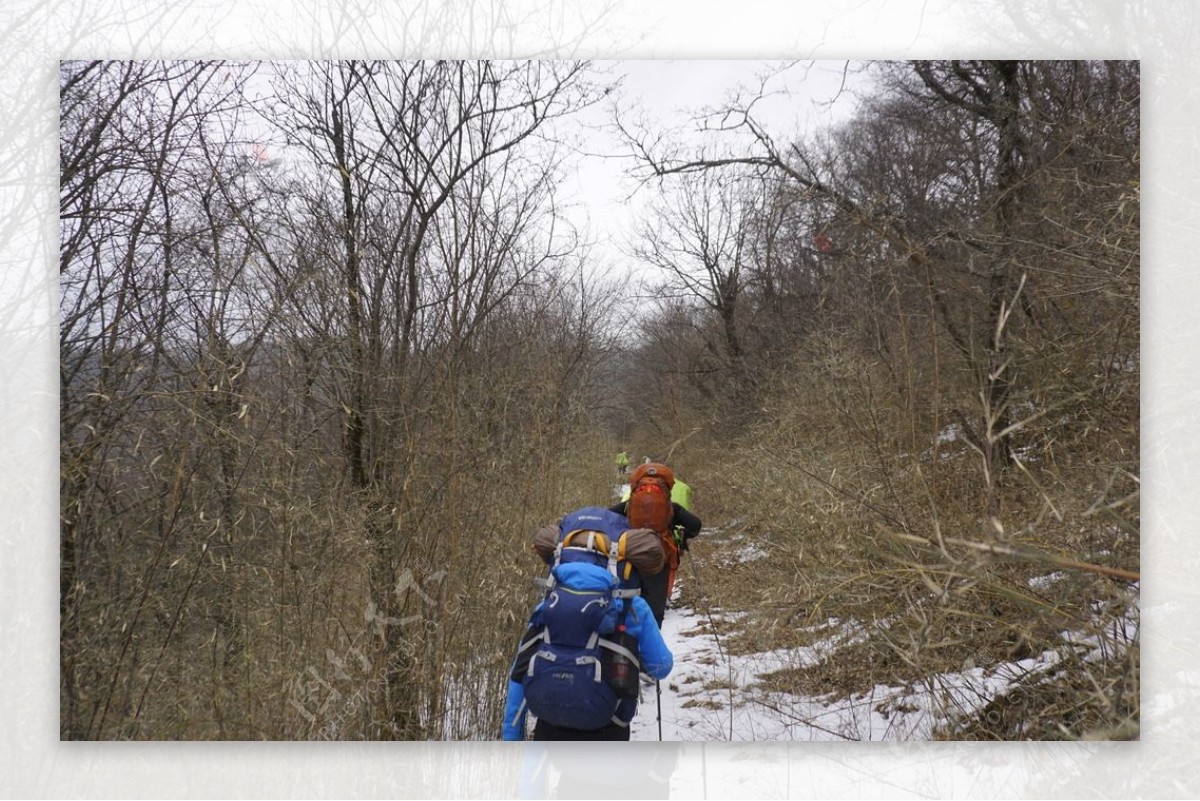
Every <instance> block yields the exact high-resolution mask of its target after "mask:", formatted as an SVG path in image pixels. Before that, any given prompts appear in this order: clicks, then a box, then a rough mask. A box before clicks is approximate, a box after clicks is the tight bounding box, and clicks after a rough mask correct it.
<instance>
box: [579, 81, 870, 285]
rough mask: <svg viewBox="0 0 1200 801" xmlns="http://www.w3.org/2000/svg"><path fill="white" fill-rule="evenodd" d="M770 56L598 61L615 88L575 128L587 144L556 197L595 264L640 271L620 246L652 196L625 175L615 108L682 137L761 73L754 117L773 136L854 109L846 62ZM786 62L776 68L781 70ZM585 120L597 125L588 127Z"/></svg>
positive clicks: (752, 86)
mask: <svg viewBox="0 0 1200 801" xmlns="http://www.w3.org/2000/svg"><path fill="white" fill-rule="evenodd" d="M788 65H789V62H779V61H775V62H768V61H749V60H738V61H734V60H692V61H679V60H669V61H668V60H663V61H632V60H631V61H601V62H597V64H596V66H597V68H598V69H600V70H603V71H604V72H605V73H607V74H609V75H611V76H612V77H613V78H620V79H621V87H620V89H619V90H618V91H617V92H614V93H613V95H612V96H611V97H610V98H608V100H607V102H604V103H601V104H599V105H597V106H595V107H593V108H591V109H589V110H588V111H587V112H586V114H585V115H584V117H583V118H582V124H581V128H583V130H581V131H580V132H579V135H580V136H581V137H583V138H584V146H585V147H586V148H587V150H588V151H589V155H586V156H584V157H582V158H580V159H579V161H578V170H577V171H575V172H574V173H572V174H570V175H569V176H568V179H567V181H566V183H565V185H564V186H563V188H562V199H563V200H564V201H565V202H567V203H570V204H572V209H571V218H572V219H573V220H574V221H576V223H577V224H579V225H587V226H588V228H589V229H590V234H591V237H590V238H591V239H593V240H594V241H595V243H596V245H595V248H594V251H593V257H592V259H591V263H592V265H593V268H594V269H599V270H603V269H605V268H612V269H613V270H614V271H615V272H616V273H617V274H618V275H625V274H631V273H638V272H639V271H640V270H641V268H642V265H639V264H638V263H637V262H636V261H635V260H633V259H631V258H630V257H628V256H627V255H626V254H625V253H624V252H623V248H622V243H624V242H625V241H627V239H628V237H629V235H630V233H631V231H632V228H633V225H634V224H635V222H636V220H637V218H638V216H639V214H641V213H642V209H643V208H644V206H645V203H646V201H648V200H649V199H650V197H651V192H650V190H648V189H645V188H643V189H642V190H641V191H637V192H636V193H635V192H634V190H635V189H637V185H636V183H635V182H633V181H632V180H630V179H629V178H628V177H627V176H626V174H625V173H626V170H627V169H628V168H629V167H630V166H631V164H630V161H629V159H628V158H626V157H624V156H628V153H629V150H628V148H627V147H625V146H623V145H622V143H621V142H620V140H619V138H618V137H617V135H616V132H615V131H613V130H612V128H611V120H612V115H613V109H614V107H616V108H619V109H621V110H622V112H623V114H622V119H623V121H625V122H626V123H629V122H631V121H632V120H633V119H637V118H640V119H642V120H643V121H644V122H645V124H647V125H648V126H650V127H651V128H652V129H653V130H654V131H656V132H659V131H661V132H664V133H665V132H670V135H671V136H681V137H682V136H686V135H687V134H688V133H689V132H692V131H694V130H695V128H696V125H695V123H694V122H693V121H692V120H693V118H694V117H695V116H696V114H697V113H699V112H701V111H703V110H704V109H706V108H714V107H718V106H720V105H721V104H722V103H723V102H724V101H725V100H726V99H728V98H729V97H731V96H732V95H734V94H735V93H736V92H738V91H739V90H748V91H751V92H757V91H758V88H759V86H760V84H761V76H763V75H766V74H771V78H770V79H769V80H768V82H767V84H766V87H767V91H768V93H769V96H768V97H766V98H764V100H763V101H761V102H759V103H756V105H755V116H756V118H757V119H759V121H761V122H763V123H764V124H765V125H766V126H767V127H768V129H769V131H770V133H771V134H772V136H773V137H774V138H776V139H777V140H782V141H786V140H788V139H791V138H793V137H796V136H799V135H803V134H806V133H816V132H818V131H821V130H825V129H827V128H828V127H829V126H830V125H832V124H834V123H835V122H837V121H840V120H844V119H845V118H847V117H848V116H849V114H850V112H851V111H852V110H853V108H854V104H855V98H854V96H853V94H852V91H851V90H852V89H853V87H854V86H856V85H859V84H856V83H855V81H854V79H853V77H852V76H850V77H848V76H846V74H845V68H846V62H844V61H825V62H812V61H806V62H796V63H790V66H788ZM783 67H787V68H786V69H783V70H782V72H780V69H781V68H783ZM591 126H602V127H601V128H599V129H597V130H592V129H591Z"/></svg>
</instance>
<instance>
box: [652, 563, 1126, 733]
mask: <svg viewBox="0 0 1200 801" xmlns="http://www.w3.org/2000/svg"><path fill="white" fill-rule="evenodd" d="M679 581H680V583H681V584H682V583H683V582H684V581H686V579H685V578H684V577H683V576H681V577H680V579H679ZM677 598H678V588H677V590H676V596H675V598H673V599H672V602H673V604H674V603H675V602H676V599H677ZM739 617H741V616H740V615H722V614H719V613H714V615H713V622H714V623H715V624H716V626H717V629H718V634H717V636H714V634H713V631H712V626H711V625H710V624H709V618H708V615H706V614H705V613H704V612H703V611H698V610H696V609H693V608H690V607H686V606H677V605H675V606H672V607H670V608H668V610H667V614H666V617H665V619H664V621H663V629H662V630H663V637H664V639H665V640H666V642H667V646H668V647H669V648H670V649H671V652H672V653H673V654H674V656H675V667H674V669H673V670H672V672H671V674H670V675H669V676H668V677H667V678H666V679H664V680H663V681H662V682H660V689H661V692H662V699H661V700H662V722H661V726H662V737H661V739H662V740H663V741H667V742H674V741H722V740H725V741H740V742H747V741H762V740H793V741H818V740H826V741H845V740H877V741H878V740H887V741H902V740H926V739H929V738H930V736H931V735H932V732H933V729H934V727H935V725H937V724H939V723H944V722H945V721H946V720H947V719H948V718H954V717H957V716H958V715H960V714H963V713H965V712H967V711H970V710H971V709H974V708H977V707H978V706H979V705H980V704H981V703H983V702H984V701H985V700H986V699H989V698H994V697H996V696H998V695H1004V694H1006V693H1007V692H1008V691H1009V690H1010V689H1011V687H1012V686H1013V683H1014V682H1015V681H1017V680H1018V679H1019V678H1020V677H1022V676H1028V675H1037V674H1039V673H1042V672H1043V671H1046V670H1047V669H1048V668H1050V667H1051V666H1053V665H1054V664H1055V663H1056V662H1057V661H1058V660H1059V659H1060V658H1061V655H1060V654H1059V653H1058V652H1057V651H1047V652H1045V653H1043V654H1040V655H1038V656H1037V657H1031V658H1029V659H1024V660H1021V661H1018V662H1010V663H1001V664H998V665H993V666H991V667H990V668H986V669H985V668H982V667H971V668H970V669H967V670H964V671H962V672H956V673H943V674H938V675H935V676H931V677H930V680H929V681H928V682H927V683H925V684H923V685H917V686H907V687H905V686H887V685H876V686H875V687H873V688H872V689H871V690H869V691H867V692H863V693H858V694H855V695H853V696H851V697H849V698H845V697H843V698H837V699H834V698H832V697H830V698H819V697H805V696H797V695H791V694H787V693H779V692H770V691H768V690H766V689H764V687H763V686H762V685H761V683H760V677H761V676H763V675H764V674H767V673H770V672H771V671H775V670H780V669H782V668H787V667H799V666H807V665H813V664H816V663H818V662H820V661H821V660H824V659H830V658H837V655H836V652H837V651H838V649H839V648H842V647H843V646H846V645H848V644H850V643H853V642H855V641H857V640H859V639H860V638H862V637H863V636H865V630H864V629H863V628H862V626H861V625H860V624H855V623H840V622H838V621H833V620H831V621H828V622H827V623H826V624H825V625H824V626H822V627H820V631H819V633H820V634H821V635H822V636H821V638H820V639H818V640H817V641H816V642H814V643H813V644H812V645H810V646H806V647H803V648H791V649H782V650H777V651H764V652H760V653H753V654H729V653H728V652H727V651H723V650H722V648H721V647H720V645H719V642H718V637H719V636H720V633H722V632H723V633H726V634H727V633H729V632H731V631H734V630H736V628H737V627H738V626H739V625H742V623H741V621H740V620H739V619H738V618H739ZM1133 626H1134V627H1135V628H1136V623H1134V624H1133ZM1129 636H1130V637H1132V634H1130V635H1129ZM731 688H732V689H731ZM658 710H659V706H658V703H657V699H656V697H655V687H654V685H653V684H650V685H645V684H643V686H642V696H641V703H640V705H639V709H638V715H637V717H636V718H635V719H634V721H633V723H632V728H631V739H632V740H635V741H657V740H658V739H659V721H658Z"/></svg>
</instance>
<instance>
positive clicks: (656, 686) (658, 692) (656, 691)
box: [654, 679, 662, 743]
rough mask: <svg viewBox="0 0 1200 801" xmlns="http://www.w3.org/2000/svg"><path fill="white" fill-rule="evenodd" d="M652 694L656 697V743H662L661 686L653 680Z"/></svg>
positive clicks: (656, 680)
mask: <svg viewBox="0 0 1200 801" xmlns="http://www.w3.org/2000/svg"><path fill="white" fill-rule="evenodd" d="M654 694H655V695H656V696H658V741H659V742H660V743H661V742H662V685H661V684H659V683H658V679H655V680H654Z"/></svg>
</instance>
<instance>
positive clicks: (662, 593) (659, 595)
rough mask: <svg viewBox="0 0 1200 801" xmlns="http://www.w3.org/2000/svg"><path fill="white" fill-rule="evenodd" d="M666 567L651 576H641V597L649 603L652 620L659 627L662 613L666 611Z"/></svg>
mask: <svg viewBox="0 0 1200 801" xmlns="http://www.w3.org/2000/svg"><path fill="white" fill-rule="evenodd" d="M667 578H668V576H667V568H665V567H664V568H663V569H662V570H660V571H659V572H657V573H655V574H654V575H652V576H642V597H643V598H644V599H646V603H648V604H650V611H651V612H653V613H654V620H655V621H656V622H657V623H658V627H659V628H660V629H661V628H662V624H663V615H665V614H666V613H667Z"/></svg>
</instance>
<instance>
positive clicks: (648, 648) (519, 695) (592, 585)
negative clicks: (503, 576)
mask: <svg viewBox="0 0 1200 801" xmlns="http://www.w3.org/2000/svg"><path fill="white" fill-rule="evenodd" d="M555 571H556V576H557V577H558V580H559V581H561V582H563V583H565V584H569V585H570V586H572V587H574V588H576V589H585V590H604V589H608V588H609V587H611V586H612V582H613V578H612V576H611V575H609V573H608V571H607V570H605V569H604V568H602V567H599V566H597V565H592V564H588V563H586V562H567V563H563V564H560V565H559V566H558V567H557V568H555ZM627 602H632V605H631V606H630V613H629V615H628V616H627V617H626V619H625V626H626V631H627V632H628V633H629V634H631V635H633V637H634V638H635V639H636V640H637V643H638V653H639V654H640V655H641V658H642V670H643V671H645V672H646V673H649V674H650V675H651V676H652V677H654V678H655V679H665V678H666V677H667V674H669V673H670V672H671V668H672V667H674V666H675V659H674V657H673V656H671V651H670V649H669V648H667V644H666V642H664V641H663V638H662V632H660V631H659V630H658V624H657V623H656V622H655V621H654V613H653V612H651V611H650V605H649V604H648V603H646V601H645V600H643V599H642V598H641V596H635V597H633V598H629V599H621V598H619V599H617V604H618V607H617V608H618V609H623V608H624V604H625V603H627ZM538 606H539V607H540V606H541V604H539V605H538ZM534 612H535V614H536V612H537V610H536V609H535V610H534ZM531 617H532V616H531ZM510 672H511V671H510ZM633 703H634V704H635V705H636V703H637V702H636V701H634V702H633ZM525 711H526V710H525V687H524V685H522V684H521V683H520V682H518V681H512V680H511V679H510V680H509V682H508V699H507V703H506V704H505V706H504V725H503V729H502V732H503V735H502V736H503V739H505V740H524V739H525Z"/></svg>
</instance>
